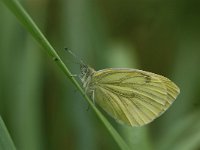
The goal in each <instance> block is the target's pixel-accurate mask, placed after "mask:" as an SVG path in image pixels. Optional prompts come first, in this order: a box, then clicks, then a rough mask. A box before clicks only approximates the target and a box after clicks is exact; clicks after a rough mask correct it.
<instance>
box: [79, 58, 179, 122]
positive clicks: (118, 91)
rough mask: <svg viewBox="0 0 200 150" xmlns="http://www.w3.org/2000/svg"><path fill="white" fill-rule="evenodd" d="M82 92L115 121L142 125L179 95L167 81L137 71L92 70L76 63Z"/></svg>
mask: <svg viewBox="0 0 200 150" xmlns="http://www.w3.org/2000/svg"><path fill="white" fill-rule="evenodd" d="M80 70H81V73H80V76H79V77H80V80H81V82H82V84H83V88H84V89H85V92H86V93H87V94H89V95H90V96H91V98H92V100H93V101H94V103H95V104H96V103H97V104H98V105H99V106H100V107H101V108H102V109H103V110H104V111H106V112H107V113H108V114H109V115H110V116H111V117H113V118H114V119H115V120H116V121H117V122H119V123H122V124H126V125H129V126H142V125H145V124H148V123H150V122H152V121H153V120H154V119H156V118H157V117H159V116H160V115H162V114H163V113H164V112H165V111H166V110H167V109H168V108H169V107H170V106H171V104H172V103H173V102H174V100H175V99H176V97H177V96H178V95H179V93H180V89H179V87H178V86H177V85H176V84H175V83H173V82H172V81H171V80H169V79H168V78H166V77H164V76H161V75H158V74H155V73H151V72H147V71H142V70H138V69H129V68H107V69H103V70H99V71H95V70H94V69H93V68H91V67H89V66H88V65H86V64H84V63H83V62H82V61H81V63H80Z"/></svg>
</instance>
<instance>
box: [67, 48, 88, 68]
mask: <svg viewBox="0 0 200 150" xmlns="http://www.w3.org/2000/svg"><path fill="white" fill-rule="evenodd" d="M65 50H66V51H67V52H69V53H70V54H71V55H72V56H73V57H74V58H75V59H76V60H78V62H76V63H77V64H85V63H84V62H83V60H82V59H81V58H80V57H78V56H77V55H76V54H75V53H73V52H72V51H71V50H70V49H69V48H65Z"/></svg>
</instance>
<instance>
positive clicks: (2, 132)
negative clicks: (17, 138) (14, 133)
mask: <svg viewBox="0 0 200 150" xmlns="http://www.w3.org/2000/svg"><path fill="white" fill-rule="evenodd" d="M0 149H1V150H16V148H15V145H14V143H13V141H12V139H11V137H10V135H9V133H8V130H7V128H6V126H5V124H4V122H3V120H2V118H1V116H0Z"/></svg>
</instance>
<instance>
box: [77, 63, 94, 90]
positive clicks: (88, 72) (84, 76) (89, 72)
mask: <svg viewBox="0 0 200 150" xmlns="http://www.w3.org/2000/svg"><path fill="white" fill-rule="evenodd" d="M80 70H81V74H80V75H79V77H80V80H81V82H82V84H83V88H84V89H85V91H86V92H89V91H88V90H89V84H90V82H91V79H92V76H93V74H94V73H95V70H94V69H93V68H91V67H89V66H87V65H85V64H81V66H80Z"/></svg>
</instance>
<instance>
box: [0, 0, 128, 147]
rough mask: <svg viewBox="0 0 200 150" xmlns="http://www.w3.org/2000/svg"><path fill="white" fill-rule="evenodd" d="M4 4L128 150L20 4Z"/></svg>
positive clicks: (9, 0)
mask: <svg viewBox="0 0 200 150" xmlns="http://www.w3.org/2000/svg"><path fill="white" fill-rule="evenodd" d="M2 1H3V2H4V4H5V5H6V6H7V7H8V8H9V9H10V10H11V11H12V12H13V14H14V15H15V16H16V17H17V19H18V20H19V21H20V22H21V23H22V24H23V25H24V27H25V28H26V29H27V30H28V31H29V32H30V33H31V35H32V36H33V37H34V39H35V40H36V41H37V42H38V43H39V44H40V45H41V46H42V47H43V48H44V50H46V52H47V53H48V54H49V56H50V57H51V58H52V59H53V60H54V62H55V63H56V64H57V65H58V67H59V68H60V69H61V70H62V71H63V72H64V73H65V75H66V76H67V77H68V78H69V79H70V80H71V82H72V83H73V84H74V85H75V86H76V88H77V89H78V90H79V91H80V93H81V94H82V95H83V97H84V99H85V100H86V101H87V102H88V103H89V104H90V106H91V107H92V109H93V110H94V111H95V113H96V114H97V116H98V117H99V119H100V120H101V121H102V123H103V124H104V125H105V126H106V128H107V130H108V131H109V132H110V134H111V135H112V137H113V138H114V140H115V141H116V142H117V144H118V145H119V147H120V148H121V149H123V150H128V149H129V147H128V145H127V144H126V143H125V142H124V140H123V139H122V137H121V136H120V135H119V133H118V132H117V131H116V130H115V129H114V128H113V127H112V125H111V124H110V123H109V122H108V120H107V119H106V118H105V117H104V116H103V115H102V114H101V112H100V111H99V110H98V109H97V108H96V107H95V106H94V105H93V103H92V102H91V100H90V99H89V98H88V96H87V95H86V94H85V92H84V91H83V89H82V88H81V86H80V85H79V84H78V82H77V81H76V80H75V78H74V77H73V76H72V75H71V72H70V71H69V69H68V68H67V67H66V66H65V64H64V63H63V61H62V60H61V58H60V57H59V55H58V54H57V53H56V51H55V50H54V48H53V47H52V46H51V44H50V43H49V42H48V40H47V39H46V38H45V36H44V35H43V34H42V32H41V31H40V30H39V28H38V27H37V25H36V24H35V23H34V21H33V20H32V19H31V17H30V16H29V15H28V13H27V12H26V11H25V10H24V9H23V7H22V6H21V5H20V3H19V2H18V1H16V0H2Z"/></svg>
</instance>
